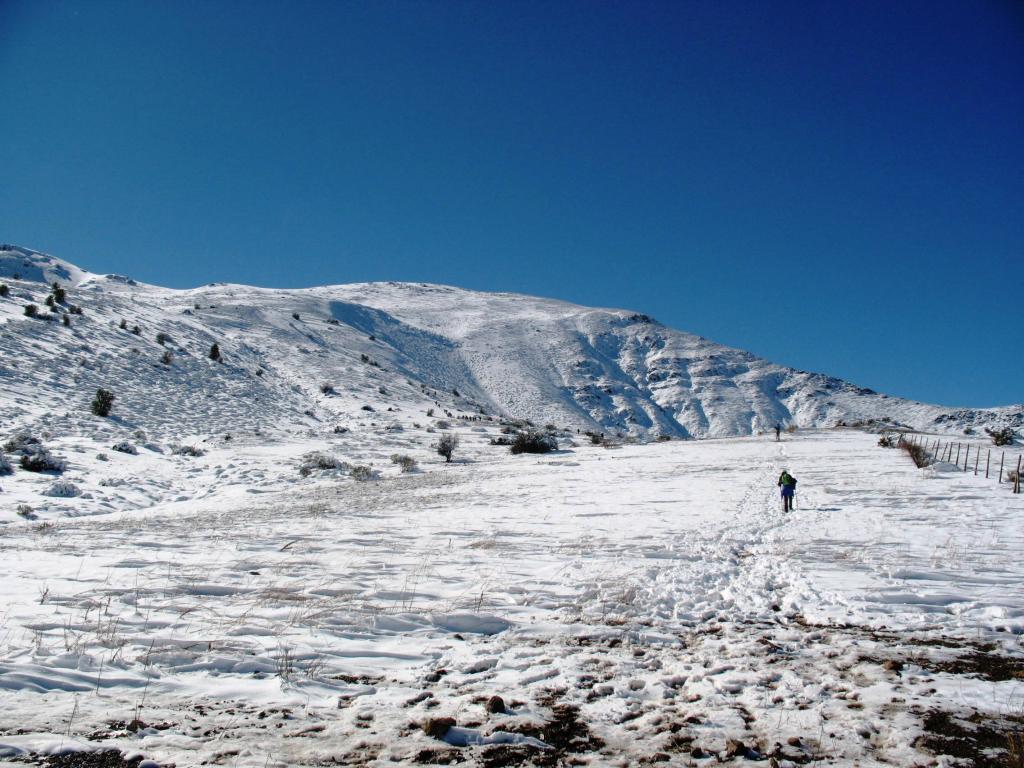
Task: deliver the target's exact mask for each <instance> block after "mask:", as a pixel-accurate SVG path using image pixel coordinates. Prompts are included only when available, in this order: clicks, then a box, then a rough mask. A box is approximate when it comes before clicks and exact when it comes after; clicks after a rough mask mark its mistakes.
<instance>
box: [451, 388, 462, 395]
mask: <svg viewBox="0 0 1024 768" xmlns="http://www.w3.org/2000/svg"><path fill="white" fill-rule="evenodd" d="M452 395H454V396H455V397H462V395H460V394H459V390H457V389H453V390H452Z"/></svg>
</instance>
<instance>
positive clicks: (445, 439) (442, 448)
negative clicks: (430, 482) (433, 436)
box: [434, 432, 459, 463]
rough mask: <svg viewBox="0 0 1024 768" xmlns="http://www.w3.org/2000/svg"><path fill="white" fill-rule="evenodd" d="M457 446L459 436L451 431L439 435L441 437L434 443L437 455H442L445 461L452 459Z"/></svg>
mask: <svg viewBox="0 0 1024 768" xmlns="http://www.w3.org/2000/svg"><path fill="white" fill-rule="evenodd" d="M458 447H459V436H458V435H456V434H453V433H451V432H449V433H447V434H444V435H441V438H440V439H439V440H438V441H437V442H436V443H434V450H435V451H437V453H438V455H439V456H444V460H445V463H448V462H450V461H451V460H452V456H453V455H454V454H455V449H456V448H458Z"/></svg>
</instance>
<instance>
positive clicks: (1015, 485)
mask: <svg viewBox="0 0 1024 768" xmlns="http://www.w3.org/2000/svg"><path fill="white" fill-rule="evenodd" d="M1020 459H1021V457H1020V456H1018V457H1017V474H1016V475H1015V476H1014V478H1013V492H1014V493H1020Z"/></svg>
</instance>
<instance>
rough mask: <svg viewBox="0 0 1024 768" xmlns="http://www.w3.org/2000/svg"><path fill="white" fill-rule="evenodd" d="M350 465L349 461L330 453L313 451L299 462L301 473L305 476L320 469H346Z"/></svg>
mask: <svg viewBox="0 0 1024 768" xmlns="http://www.w3.org/2000/svg"><path fill="white" fill-rule="evenodd" d="M349 466H350V465H349V464H348V462H345V461H342V460H341V459H338V458H335V457H334V456H331V455H330V454H328V453H323V452H322V451H312V452H311V453H307V454H306V455H305V456H303V457H302V461H301V463H300V464H299V474H300V475H302V476H303V477H309V476H310V475H311V474H313V473H314V472H318V471H329V470H341V471H346V470H348V469H349Z"/></svg>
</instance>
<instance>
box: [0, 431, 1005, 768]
mask: <svg viewBox="0 0 1024 768" xmlns="http://www.w3.org/2000/svg"><path fill="white" fill-rule="evenodd" d="M353 426H354V427H355V426H358V425H356V424H353ZM457 431H458V433H459V434H460V437H461V439H462V445H461V446H460V448H459V449H458V450H457V452H456V461H455V462H454V463H452V464H447V465H446V464H444V463H443V462H442V461H441V460H440V458H439V457H437V456H436V455H432V454H431V453H430V452H429V448H428V446H427V444H426V442H425V440H426V439H428V438H430V439H432V438H435V437H436V436H437V434H439V433H434V434H431V435H424V434H423V433H422V431H416V430H414V429H413V428H412V427H411V426H410V427H409V428H408V429H405V430H404V431H402V432H392V431H386V430H383V429H380V430H379V431H373V429H371V428H370V427H369V426H368V425H367V426H366V427H365V428H364V431H362V432H358V431H357V433H356V435H353V434H352V433H346V434H340V435H337V436H331V437H329V438H328V437H325V436H323V435H322V434H318V433H314V434H311V435H307V436H306V437H304V438H303V437H302V436H301V435H295V436H293V437H292V438H290V439H288V440H285V439H283V438H281V439H277V440H263V441H261V440H260V439H258V438H257V437H255V436H252V435H248V436H239V437H237V438H235V439H233V440H231V441H223V440H221V441H219V442H214V443H211V444H208V446H209V447H210V451H209V452H208V453H207V454H206V455H204V456H199V457H185V456H173V457H172V456H169V455H164V454H161V453H157V452H155V451H149V452H147V451H146V450H145V449H142V450H140V453H139V455H129V454H118V453H115V452H109V451H108V453H109V456H108V462H106V463H105V466H110V467H112V469H110V470H104V472H105V473H106V474H105V475H104V476H107V475H110V476H114V475H117V473H123V476H124V478H125V482H124V483H123V484H122V485H117V484H114V485H108V486H102V487H99V486H97V487H96V488H87V489H86V495H89V494H93V496H94V497H93V498H91V499H90V498H83V497H81V496H80V497H74V498H66V499H58V500H56V502H55V503H59V504H60V505H65V506H66V508H64V507H61V508H59V509H58V508H56V507H55V508H53V509H51V508H49V507H46V508H45V509H42V510H41V515H40V517H41V521H35V522H30V521H20V519H19V518H17V517H14V516H11V517H8V518H6V519H9V520H16V521H18V522H9V523H8V524H6V525H4V526H2V527H0V558H2V562H3V577H2V579H0V755H4V756H6V759H8V760H12V761H13V760H18V759H21V758H22V757H24V756H25V755H28V754H36V755H38V754H43V753H54V752H59V751H61V750H68V749H83V748H87V749H92V750H103V749H108V748H116V749H119V750H121V751H123V752H124V753H125V754H126V755H129V756H130V755H143V756H145V757H146V758H147V759H149V760H152V761H155V762H156V763H158V764H161V765H170V764H174V765H177V766H193V765H200V764H203V763H208V764H220V765H232V766H234V765H238V766H291V765H325V764H332V763H337V764H347V765H392V764H396V763H397V764H437V763H455V762H464V763H466V764H468V765H473V764H478V765H484V766H499V765H594V766H603V765H622V766H627V765H641V764H644V763H647V762H665V763H668V764H672V765H704V764H713V763H715V762H716V760H722V761H730V760H735V761H736V762H738V763H739V762H743V761H746V760H748V759H756V758H759V757H772V758H773V759H774V760H775V761H776V762H777V764H779V765H787V764H802V763H808V762H812V761H815V762H817V763H821V764H835V765H859V766H875V765H887V766H892V765H907V766H912V765H920V766H925V765H950V766H952V765H955V764H957V763H956V762H955V760H954V757H953V756H956V755H959V756H961V757H963V758H969V759H970V760H971V761H973V762H969V763H967V764H977V765H1008V764H1012V763H1009V762H1008V760H1010V759H1011V756H1012V755H1013V754H1014V750H1018V751H1017V752H1016V755H1018V756H1019V755H1020V749H1021V748H1022V747H1024V744H1022V743H1021V742H1020V736H1019V734H1020V729H1021V727H1022V723H1024V720H1022V713H1024V648H1022V636H1024V557H1022V554H1024V525H1022V524H1021V521H1022V520H1024V495H1013V494H1011V493H1010V492H1009V490H1008V486H1007V485H1006V484H1002V485H999V484H997V483H996V482H995V481H994V480H992V479H989V480H986V479H985V478H984V477H982V476H975V475H974V474H973V472H967V473H964V472H962V471H955V470H953V468H952V467H951V466H949V465H938V466H937V467H933V468H929V469H924V470H919V469H916V468H915V467H914V465H913V464H912V463H911V462H910V460H909V458H907V456H906V455H905V454H904V453H903V452H901V451H895V450H886V449H883V448H880V447H878V446H877V445H876V442H877V436H876V435H871V434H867V433H862V432H859V431H853V430H831V431H807V432H799V433H797V434H795V435H785V436H784V440H783V442H781V443H776V442H774V440H772V439H769V438H765V437H745V438H728V439H719V440H705V441H671V442H660V443H651V444H646V445H624V446H621V447H611V448H606V447H600V446H595V445H591V444H590V442H589V441H588V440H586V439H577V440H576V441H575V445H570V444H569V441H568V440H566V439H563V440H562V445H563V449H564V450H562V451H559V452H558V453H554V454H547V455H543V456H536V455H524V456H512V455H510V454H509V453H508V452H507V449H504V448H501V447H498V446H492V445H489V444H488V441H489V439H491V438H494V437H497V436H498V434H499V433H498V427H497V424H496V423H491V422H468V421H463V422H459V423H458V425H457ZM93 439H94V438H92V437H86V436H79V437H75V436H74V435H70V436H68V435H65V436H62V437H60V438H56V437H55V438H54V441H55V444H57V445H58V447H60V448H61V451H62V452H63V453H66V454H68V455H69V456H70V457H71V458H72V461H73V462H74V461H83V462H84V461H86V460H88V461H89V462H93V461H95V459H94V457H93V456H92V454H91V453H89V454H86V453H82V454H81V458H78V456H77V455H76V454H75V453H74V452H73V449H74V447H75V445H76V443H75V441H76V440H78V441H88V440H93ZM59 441H66V442H64V443H60V442H59ZM80 445H83V446H84V445H85V442H81V443H80ZM313 449H321V450H325V451H328V452H331V453H334V454H335V455H337V456H338V457H339V458H343V459H345V460H347V461H349V462H350V463H353V464H356V463H360V464H367V465H369V464H371V463H372V464H373V467H374V469H375V470H376V471H378V472H379V473H380V476H379V477H378V478H377V479H371V480H367V481H363V482H360V481H357V480H355V479H353V478H352V477H351V476H350V474H349V473H346V472H343V471H338V472H333V473H332V472H330V471H327V472H316V471H315V472H313V473H312V474H311V475H310V476H309V477H305V478H302V477H300V476H299V475H298V472H297V466H298V462H299V460H300V457H301V456H302V455H303V454H305V453H306V452H308V451H310V450H313ZM89 450H90V451H91V450H92V448H90V449H89ZM1018 450H1019V449H1018ZM83 451H84V448H83ZM393 452H402V453H409V454H412V455H414V456H415V457H416V458H417V459H418V460H419V462H420V465H421V470H420V471H417V472H413V473H408V474H402V473H400V472H399V471H398V469H397V467H395V466H393V465H391V464H390V463H389V462H388V459H387V457H388V456H389V455H390V454H391V453H393ZM1012 455H1014V456H1015V455H1016V454H1012ZM90 466H92V465H91V464H90ZM97 466H98V465H97ZM782 468H787V469H789V470H790V471H791V472H792V473H793V474H794V475H796V477H797V478H798V479H799V481H800V484H799V494H798V503H797V508H796V510H795V511H794V512H793V513H791V514H789V515H785V514H783V513H782V512H781V510H780V507H779V504H778V499H777V495H776V494H777V491H776V487H775V481H776V478H777V476H778V474H779V472H780V471H781V469H782ZM146 473H152V477H149V478H148V479H147V480H146V481H145V482H142V481H141V478H143V476H145V475H146ZM23 474H27V473H22V472H19V473H18V475H16V477H20V476H21V475H23ZM65 474H72V475H73V474H74V470H73V469H72V470H69V472H68V473H65ZM9 479H10V478H4V481H5V485H6V484H7V482H6V481H8V480H9ZM80 480H81V482H82V484H83V485H88V480H87V479H81V478H80ZM18 482H19V483H21V482H27V481H23V480H19V481H18ZM162 483H166V485H167V487H168V488H169V489H174V490H173V491H172V492H171V494H170V495H169V497H166V498H165V497H163V496H160V495H159V494H157V493H155V492H153V491H142V490H139V488H143V489H159V488H160V487H162V485H161V484H162ZM23 490H24V489H23ZM115 492H116V493H121V494H123V498H121V499H119V500H117V499H115V500H114V501H111V502H110V503H111V504H112V507H111V510H110V513H109V514H105V515H96V514H95V512H98V511H102V510H101V509H99V508H98V506H97V505H98V504H99V502H98V500H97V496H99V495H102V493H110V494H113V493H115ZM143 493H154V498H153V499H149V500H142V499H140V498H139V496H138V494H143ZM179 497H180V498H179ZM5 498H6V495H5ZM76 505H82V507H83V508H85V509H87V510H88V511H89V512H90V513H92V514H90V516H87V517H80V518H73V517H71V516H70V515H68V514H67V513H73V512H74V509H75V507H76ZM145 506H148V507H149V508H148V509H145V510H140V509H139V507H145ZM495 697H500V701H499V700H498V698H495ZM444 718H451V720H445V719H444ZM1014 734H1017V735H1014ZM986 761H987V762H986Z"/></svg>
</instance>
